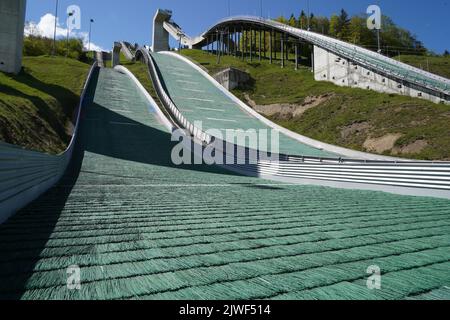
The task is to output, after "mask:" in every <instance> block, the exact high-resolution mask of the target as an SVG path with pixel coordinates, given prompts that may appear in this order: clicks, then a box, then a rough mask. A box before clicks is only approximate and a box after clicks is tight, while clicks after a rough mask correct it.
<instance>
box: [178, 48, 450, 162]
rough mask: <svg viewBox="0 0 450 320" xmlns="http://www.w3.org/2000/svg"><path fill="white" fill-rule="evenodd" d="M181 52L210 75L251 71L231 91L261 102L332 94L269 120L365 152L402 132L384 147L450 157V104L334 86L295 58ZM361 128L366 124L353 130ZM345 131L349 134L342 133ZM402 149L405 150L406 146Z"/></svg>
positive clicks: (420, 156)
mask: <svg viewBox="0 0 450 320" xmlns="http://www.w3.org/2000/svg"><path fill="white" fill-rule="evenodd" d="M182 54H183V55H184V56H186V57H188V58H191V59H192V60H195V61H196V62H197V63H199V64H200V65H202V66H203V67H204V68H206V69H208V71H209V72H210V74H215V73H216V72H218V71H220V70H223V69H224V68H226V67H230V66H232V67H235V68H238V69H240V70H244V71H246V72H248V73H249V74H250V75H251V77H252V81H251V83H250V84H249V86H248V87H247V88H245V89H241V90H234V91H233V93H234V94H236V95H237V96H238V97H239V98H241V99H242V100H244V101H245V94H248V96H249V97H250V98H251V99H252V100H254V101H255V102H256V103H257V104H258V105H268V104H285V103H291V104H298V105H301V104H303V103H304V101H305V99H306V98H308V97H316V96H322V95H330V94H331V96H330V97H329V98H328V99H325V101H324V102H322V103H320V104H319V105H318V106H317V107H314V108H312V109H309V110H307V111H306V112H305V113H304V114H303V115H302V116H301V117H292V118H288V119H286V117H284V116H281V115H277V114H276V115H274V116H272V117H270V119H271V120H272V121H274V122H276V123H278V124H280V125H282V126H284V127H286V128H288V129H290V130H292V131H294V132H298V133H300V134H303V135H305V136H308V137H311V138H314V139H317V140H320V141H324V142H327V143H332V144H335V145H339V146H343V147H347V148H352V149H355V150H361V151H367V150H366V149H365V147H364V142H365V141H366V140H367V139H368V138H375V139H376V138H380V137H384V136H386V135H388V134H401V135H402V137H401V138H400V139H398V140H397V141H396V143H395V146H394V147H393V148H392V149H390V150H388V151H385V152H383V153H384V154H386V155H395V156H402V157H408V158H417V159H430V160H444V159H447V160H448V159H450V121H449V119H450V107H448V106H445V105H437V104H434V103H432V102H428V101H425V100H421V99H414V98H410V97H405V96H399V95H389V94H383V93H378V92H375V91H367V90H362V89H353V88H346V87H339V86H335V85H333V84H331V83H328V82H317V81H315V80H314V78H313V75H312V73H311V71H310V69H309V68H306V67H302V68H300V70H299V71H295V70H294V68H293V65H292V63H291V62H289V63H288V64H287V65H286V67H285V68H284V69H282V68H280V65H279V64H277V63H274V64H272V65H271V64H269V62H268V61H262V62H259V61H257V60H256V61H255V60H254V61H253V62H251V63H250V62H248V61H243V60H241V59H238V58H234V57H228V56H225V57H222V59H221V63H220V64H217V57H216V56H214V55H209V54H207V53H205V52H203V51H199V50H183V51H182ZM353 127H356V128H358V127H363V128H364V130H362V129H360V130H359V129H354V130H353V129H352V128H353ZM344 133H345V134H344ZM417 141H426V143H427V146H426V147H425V148H423V149H422V150H421V151H420V152H416V153H408V150H407V149H408V148H406V147H407V146H410V145H411V144H413V143H415V142H417ZM402 149H403V150H402Z"/></svg>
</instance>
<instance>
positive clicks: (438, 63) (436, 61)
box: [394, 55, 450, 79]
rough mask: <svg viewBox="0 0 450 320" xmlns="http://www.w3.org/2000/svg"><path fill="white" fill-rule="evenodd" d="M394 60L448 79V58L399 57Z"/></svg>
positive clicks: (449, 62) (449, 70)
mask: <svg viewBox="0 0 450 320" xmlns="http://www.w3.org/2000/svg"><path fill="white" fill-rule="evenodd" d="M394 59H396V60H399V61H401V62H404V63H407V64H410V65H412V66H414V67H417V68H420V69H423V70H425V71H430V72H432V73H435V74H438V75H440V76H443V77H446V78H449V79H450V56H437V57H429V56H414V55H400V56H397V57H395V58H394Z"/></svg>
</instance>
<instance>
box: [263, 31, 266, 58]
mask: <svg viewBox="0 0 450 320" xmlns="http://www.w3.org/2000/svg"><path fill="white" fill-rule="evenodd" d="M263 39H264V44H263V46H264V59H266V58H267V50H266V29H264V31H263Z"/></svg>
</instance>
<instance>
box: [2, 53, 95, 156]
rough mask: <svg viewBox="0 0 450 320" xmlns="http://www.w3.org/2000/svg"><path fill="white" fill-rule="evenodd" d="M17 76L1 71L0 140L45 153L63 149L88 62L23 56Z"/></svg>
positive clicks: (71, 126)
mask: <svg viewBox="0 0 450 320" xmlns="http://www.w3.org/2000/svg"><path fill="white" fill-rule="evenodd" d="M23 67H24V68H23V70H22V72H21V73H20V74H19V75H10V74H5V73H0V86H1V91H0V140H2V141H4V142H7V143H11V144H15V145H20V146H23V147H25V148H27V149H33V150H38V151H43V152H47V153H60V152H62V151H64V150H65V149H66V147H67V145H68V142H69V141H70V138H71V133H72V128H73V123H72V118H73V113H74V110H75V109H76V107H77V105H78V103H79V98H80V94H81V91H82V89H83V84H84V81H85V79H86V76H87V72H88V70H89V67H90V66H89V64H86V63H82V62H79V61H77V60H73V59H65V58H62V57H55V58H52V57H48V56H41V57H24V59H23Z"/></svg>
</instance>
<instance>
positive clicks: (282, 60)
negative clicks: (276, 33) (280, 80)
mask: <svg viewBox="0 0 450 320" xmlns="http://www.w3.org/2000/svg"><path fill="white" fill-rule="evenodd" d="M280 40H281V67H282V68H284V35H283V34H281V37H280Z"/></svg>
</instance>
